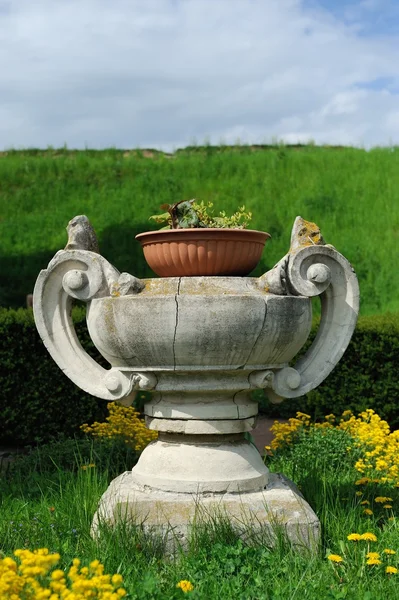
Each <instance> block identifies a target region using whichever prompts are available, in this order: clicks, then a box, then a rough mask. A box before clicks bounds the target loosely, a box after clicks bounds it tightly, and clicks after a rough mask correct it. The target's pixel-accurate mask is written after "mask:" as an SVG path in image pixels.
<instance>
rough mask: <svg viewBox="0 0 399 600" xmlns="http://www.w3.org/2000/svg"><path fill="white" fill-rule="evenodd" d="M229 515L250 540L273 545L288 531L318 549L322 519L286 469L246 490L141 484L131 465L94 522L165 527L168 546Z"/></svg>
mask: <svg viewBox="0 0 399 600" xmlns="http://www.w3.org/2000/svg"><path fill="white" fill-rule="evenodd" d="M218 516H219V517H221V518H226V516H227V517H228V519H229V520H230V521H231V523H232V524H233V526H234V527H235V528H236V529H237V531H238V532H239V533H240V535H241V536H242V537H243V538H246V539H247V540H253V541H254V542H258V543H259V542H261V543H266V544H269V545H271V546H273V544H274V543H275V540H276V537H277V536H278V535H280V534H285V535H286V536H287V538H288V540H289V541H290V542H291V544H292V545H293V546H294V547H296V548H297V549H298V550H304V549H309V550H311V551H313V552H315V551H316V550H317V546H318V542H319V536H320V523H319V520H318V519H317V516H316V515H315V513H314V512H313V510H312V509H311V508H310V506H309V505H308V504H307V502H306V501H305V500H304V498H303V496H302V495H301V493H300V492H299V490H298V489H297V488H296V486H295V485H294V484H293V483H292V482H291V481H289V480H288V479H286V478H285V477H284V476H282V475H278V474H274V473H272V474H270V478H269V483H268V485H267V486H266V487H265V489H263V490H262V491H258V492H252V493H245V494H232V493H225V494H201V495H199V496H197V495H196V494H195V493H194V494H182V493H170V492H162V491H157V490H153V489H150V488H146V487H143V486H140V485H139V484H138V483H137V482H136V481H135V477H134V474H133V473H132V472H130V471H127V472H126V473H123V474H122V475H120V476H119V477H117V478H116V479H114V480H113V481H112V482H111V484H110V486H109V488H108V490H107V491H106V492H105V494H104V495H103V496H102V498H101V501H100V505H99V508H98V510H97V513H96V515H95V517H94V520H93V524H92V534H93V535H94V536H96V535H99V533H100V527H99V524H100V523H103V524H105V525H108V526H112V525H114V524H115V523H117V522H118V521H119V522H120V521H126V522H128V523H129V522H130V523H132V524H136V525H140V526H142V527H143V528H144V529H145V530H147V531H149V532H154V533H162V534H163V535H165V536H166V538H167V547H168V550H169V551H170V552H173V551H175V550H176V549H177V548H178V547H182V548H183V549H184V548H185V547H186V546H187V543H188V540H189V537H190V534H191V529H192V526H193V524H194V523H195V524H196V525H197V526H198V525H199V524H201V523H204V522H206V521H207V520H209V519H210V518H215V517H218Z"/></svg>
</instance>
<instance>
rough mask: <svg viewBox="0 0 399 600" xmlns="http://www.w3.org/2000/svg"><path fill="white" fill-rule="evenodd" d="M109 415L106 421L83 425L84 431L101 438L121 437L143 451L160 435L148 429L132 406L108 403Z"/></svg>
mask: <svg viewBox="0 0 399 600" xmlns="http://www.w3.org/2000/svg"><path fill="white" fill-rule="evenodd" d="M107 408H108V410H109V416H108V417H107V419H106V422H104V423H98V422H95V423H93V425H87V423H85V424H84V425H81V427H80V428H81V429H82V431H84V433H89V434H91V435H93V436H94V437H100V438H115V437H117V438H121V439H124V440H125V442H126V444H127V445H128V446H130V447H131V448H133V450H136V452H141V451H142V450H143V449H144V448H145V447H146V446H147V444H149V443H150V442H152V441H153V440H155V439H156V438H157V436H158V434H157V432H156V431H151V430H150V429H147V427H146V426H145V423H144V421H143V420H142V419H140V418H139V413H138V412H137V410H135V409H134V408H133V407H132V406H129V407H125V406H122V405H121V404H117V403H116V402H109V403H108V404H107Z"/></svg>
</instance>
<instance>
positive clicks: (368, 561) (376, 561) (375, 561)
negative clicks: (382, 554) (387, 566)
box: [366, 558, 381, 565]
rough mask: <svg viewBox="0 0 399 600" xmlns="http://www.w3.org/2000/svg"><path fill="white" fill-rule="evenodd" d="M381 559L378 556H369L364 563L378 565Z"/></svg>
mask: <svg viewBox="0 0 399 600" xmlns="http://www.w3.org/2000/svg"><path fill="white" fill-rule="evenodd" d="M380 564H381V561H380V560H379V559H378V558H369V559H368V560H367V561H366V565H380Z"/></svg>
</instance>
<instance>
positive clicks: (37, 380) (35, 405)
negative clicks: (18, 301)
mask: <svg viewBox="0 0 399 600" xmlns="http://www.w3.org/2000/svg"><path fill="white" fill-rule="evenodd" d="M73 317H74V321H75V327H76V330H77V334H78V337H79V339H80V340H81V342H82V344H83V346H84V348H85V349H86V351H87V352H89V353H90V354H91V355H92V356H93V358H94V357H95V358H96V359H97V360H98V361H99V362H100V360H102V361H103V363H102V364H104V360H103V359H102V358H101V357H99V356H98V353H97V352H96V350H95V348H94V346H93V344H92V342H91V340H90V339H89V337H88V334H87V332H86V325H85V315H84V312H83V311H82V310H81V309H80V310H74V313H73ZM104 366H105V365H104ZM106 414H107V403H106V402H105V401H104V400H97V399H96V398H94V397H93V396H90V395H89V394H86V393H85V392H83V391H82V390H80V389H79V388H78V387H77V386H76V385H75V384H73V383H72V382H71V381H70V380H69V379H68V377H66V376H65V375H64V374H63V373H62V371H61V370H60V369H59V367H58V366H57V365H56V364H55V362H54V361H53V359H52V358H51V357H50V355H49V353H48V352H47V350H46V348H45V347H44V344H43V342H42V341H41V339H40V337H39V334H38V333H37V330H36V327H35V324H34V319H33V312H32V310H26V309H19V310H17V311H15V310H6V309H0V444H2V445H27V444H35V443H38V442H47V441H50V440H52V439H54V438H60V437H64V436H72V435H74V434H78V433H79V426H80V425H81V424H82V423H85V422H86V423H87V422H89V423H90V422H93V421H94V420H97V419H100V420H104V418H105V415H106Z"/></svg>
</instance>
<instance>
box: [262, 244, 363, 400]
mask: <svg viewBox="0 0 399 600" xmlns="http://www.w3.org/2000/svg"><path fill="white" fill-rule="evenodd" d="M285 274H286V282H285V283H286V289H287V293H288V294H293V295H299V296H307V297H313V296H320V300H321V321H320V326H319V329H318V332H317V335H316V338H315V340H314V341H313V344H312V345H311V347H310V348H309V349H308V351H307V352H306V353H305V355H304V356H303V357H302V358H300V359H299V360H298V361H297V362H296V363H295V365H294V367H293V368H292V367H285V368H283V369H281V370H280V371H277V372H276V373H274V374H273V375H272V376H271V378H270V383H269V385H270V388H269V389H266V390H265V392H266V394H267V395H268V396H269V398H270V400H271V401H272V402H273V401H274V402H279V401H281V400H282V399H283V398H296V397H298V396H302V395H303V394H306V393H307V392H309V391H310V390H312V389H314V388H316V387H317V386H318V385H319V384H320V383H321V382H322V381H323V380H324V379H325V378H326V377H327V376H328V375H329V374H330V372H331V371H332V370H333V368H334V367H335V366H336V364H337V363H338V361H339V360H340V359H341V357H342V355H343V353H344V352H345V350H346V348H347V346H348V344H349V341H350V339H351V337H352V334H353V331H354V329H355V326H356V322H357V317H358V312H359V286H358V281H357V277H356V275H355V272H354V270H353V268H352V266H351V265H350V263H349V262H348V261H347V260H346V258H345V257H344V256H342V254H340V253H339V252H338V251H337V250H336V249H335V248H334V247H333V246H328V245H313V246H304V247H301V248H299V249H298V250H296V251H291V252H290V253H289V255H288V256H287V259H286V266H285Z"/></svg>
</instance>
